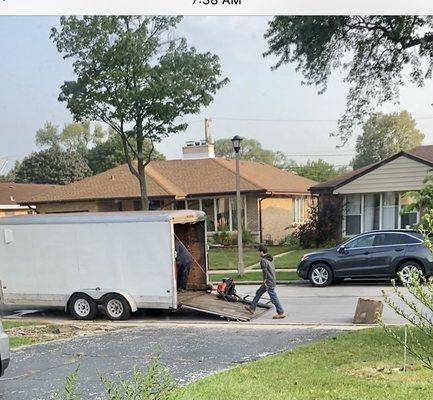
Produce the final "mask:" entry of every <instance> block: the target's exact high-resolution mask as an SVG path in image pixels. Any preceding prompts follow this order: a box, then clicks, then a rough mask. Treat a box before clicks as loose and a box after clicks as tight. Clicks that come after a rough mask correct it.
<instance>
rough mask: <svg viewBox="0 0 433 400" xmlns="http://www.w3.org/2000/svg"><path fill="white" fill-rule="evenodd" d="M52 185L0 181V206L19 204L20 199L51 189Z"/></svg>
mask: <svg viewBox="0 0 433 400" xmlns="http://www.w3.org/2000/svg"><path fill="white" fill-rule="evenodd" d="M53 188H54V186H53V185H37V184H33V183H13V182H11V183H9V182H6V183H0V208H1V207H2V206H7V207H13V206H17V207H18V206H19V204H18V203H19V202H20V201H21V200H22V199H28V198H32V197H34V196H38V195H41V194H44V193H46V192H47V191H49V190H51V189H53Z"/></svg>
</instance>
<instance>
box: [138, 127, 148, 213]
mask: <svg viewBox="0 0 433 400" xmlns="http://www.w3.org/2000/svg"><path fill="white" fill-rule="evenodd" d="M143 142H144V139H143V138H142V136H141V135H138V134H137V150H138V154H137V155H138V157H137V171H138V176H139V179H138V180H139V182H140V197H141V209H142V210H145V211H147V210H149V198H148V197H147V185H146V174H145V171H144V169H145V163H144V156H143Z"/></svg>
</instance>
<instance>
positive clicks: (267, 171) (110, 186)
mask: <svg viewBox="0 0 433 400" xmlns="http://www.w3.org/2000/svg"><path fill="white" fill-rule="evenodd" d="M235 170H236V163H235V160H230V159H222V158H207V159H200V160H169V161H152V162H151V163H150V164H149V165H148V166H147V167H146V181H147V189H148V195H149V197H153V198H157V197H174V198H179V199H182V198H185V197H187V196H200V195H207V194H219V193H220V194H223V193H233V192H234V183H235ZM315 183H316V182H315V181H312V180H310V179H306V178H303V177H300V176H298V175H295V174H292V173H290V172H286V171H283V170H280V169H278V168H275V167H272V166H270V165H267V164H262V163H257V162H252V161H241V190H242V191H244V192H254V191H255V192H275V193H287V194H289V193H293V194H296V193H299V194H301V193H304V194H306V193H308V189H309V188H310V187H311V186H312V185H313V184H315ZM138 197H140V191H139V186H138V183H137V179H136V177H135V176H133V175H132V174H131V172H130V171H129V169H128V166H127V165H126V164H125V165H121V166H119V167H116V168H113V169H110V170H108V171H105V172H103V173H101V174H98V175H95V176H91V177H89V178H85V179H83V180H81V181H78V182H74V183H71V184H69V185H66V186H58V187H56V188H54V189H52V190H50V191H48V192H46V193H44V194H40V195H37V196H33V197H31V198H27V199H25V200H23V201H22V204H30V203H31V204H38V203H49V202H66V201H80V200H102V199H116V198H118V199H126V198H138Z"/></svg>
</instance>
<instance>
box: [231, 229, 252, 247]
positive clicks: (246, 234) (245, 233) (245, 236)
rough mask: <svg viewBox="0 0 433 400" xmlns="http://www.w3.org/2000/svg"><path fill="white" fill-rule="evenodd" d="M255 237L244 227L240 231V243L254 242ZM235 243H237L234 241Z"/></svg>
mask: <svg viewBox="0 0 433 400" xmlns="http://www.w3.org/2000/svg"><path fill="white" fill-rule="evenodd" d="M256 242H257V241H256V239H255V238H254V236H253V234H252V233H251V231H249V230H246V229H244V230H243V231H242V243H243V244H247V245H248V244H249V245H251V244H254V243H256ZM236 244H237V243H236Z"/></svg>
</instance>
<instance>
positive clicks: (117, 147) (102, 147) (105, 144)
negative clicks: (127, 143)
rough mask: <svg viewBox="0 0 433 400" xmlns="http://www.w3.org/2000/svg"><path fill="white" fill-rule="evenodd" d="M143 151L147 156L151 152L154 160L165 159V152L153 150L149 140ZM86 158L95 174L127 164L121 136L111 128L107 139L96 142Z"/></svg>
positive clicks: (131, 154)
mask: <svg viewBox="0 0 433 400" xmlns="http://www.w3.org/2000/svg"><path fill="white" fill-rule="evenodd" d="M143 153H144V154H145V157H147V154H150V153H151V154H150V158H151V160H152V161H153V160H165V156H164V154H162V153H160V152H159V151H157V150H155V149H154V150H152V145H151V143H150V142H149V141H147V140H146V141H145V142H144V144H143ZM129 157H130V158H133V157H134V154H133V153H132V152H130V154H129ZM86 159H87V163H88V165H89V167H90V169H91V170H92V172H93V174H99V173H100V172H104V171H106V170H108V169H110V168H114V167H117V166H119V165H122V164H125V153H124V151H123V144H122V140H121V138H120V137H119V135H118V134H117V133H116V132H113V131H112V130H111V131H110V133H109V135H108V138H107V140H105V141H102V142H100V143H98V144H96V146H94V147H92V148H91V149H89V150H88V151H87V154H86Z"/></svg>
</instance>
